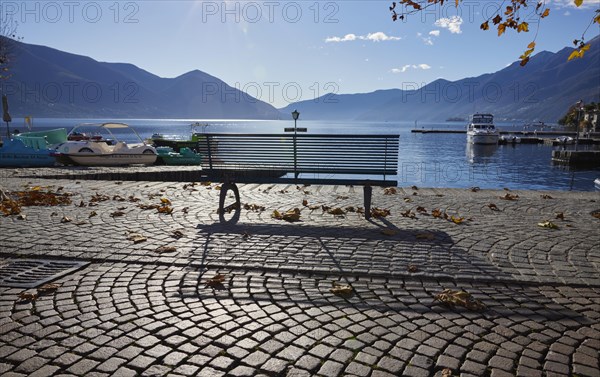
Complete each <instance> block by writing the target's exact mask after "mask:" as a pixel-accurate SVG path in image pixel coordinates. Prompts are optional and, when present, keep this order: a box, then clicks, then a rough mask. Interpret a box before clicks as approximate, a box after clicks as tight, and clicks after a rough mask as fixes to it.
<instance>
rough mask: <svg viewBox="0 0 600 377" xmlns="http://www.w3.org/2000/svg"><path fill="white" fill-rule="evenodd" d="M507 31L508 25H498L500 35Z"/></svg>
mask: <svg viewBox="0 0 600 377" xmlns="http://www.w3.org/2000/svg"><path fill="white" fill-rule="evenodd" d="M505 31H506V25H504V24H500V25H498V36H501V35H502V34H504V32H505Z"/></svg>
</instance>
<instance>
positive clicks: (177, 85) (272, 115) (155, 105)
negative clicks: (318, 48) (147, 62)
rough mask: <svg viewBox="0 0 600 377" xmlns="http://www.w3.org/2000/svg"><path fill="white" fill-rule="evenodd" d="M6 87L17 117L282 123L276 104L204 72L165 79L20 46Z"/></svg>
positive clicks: (129, 66) (125, 66) (126, 66)
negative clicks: (268, 102) (264, 120)
mask: <svg viewBox="0 0 600 377" xmlns="http://www.w3.org/2000/svg"><path fill="white" fill-rule="evenodd" d="M12 54H13V55H12V56H13V59H12V60H13V61H14V62H15V63H14V65H13V66H12V67H11V70H10V73H11V74H12V76H11V78H10V79H9V80H8V81H5V82H3V83H2V92H3V93H5V94H7V95H8V97H9V101H10V112H11V115H12V116H13V117H20V116H25V115H33V116H35V117H60V118H67V117H78V118H113V119H115V118H204V119H216V118H220V119H224V118H228V119H277V118H278V116H279V112H278V111H277V109H275V108H274V107H273V106H271V105H269V104H267V103H265V102H262V101H260V100H258V99H256V98H253V97H251V96H249V95H248V94H246V93H244V92H242V91H240V90H238V89H236V88H233V87H231V86H229V85H228V84H227V83H225V82H223V81H222V80H220V79H218V78H216V77H214V76H211V75H209V74H207V73H204V72H201V71H197V70H196V71H192V72H188V73H185V74H183V75H181V76H178V77H175V78H162V77H158V76H156V75H154V74H152V73H150V72H147V71H144V70H143V69H140V68H138V67H136V66H134V65H132V64H124V63H103V62H98V61H96V60H94V59H92V58H89V57H86V56H80V55H75V54H70V53H66V52H62V51H59V50H56V49H52V48H49V47H44V46H37V45H31V44H25V43H20V42H14V46H13V51H12Z"/></svg>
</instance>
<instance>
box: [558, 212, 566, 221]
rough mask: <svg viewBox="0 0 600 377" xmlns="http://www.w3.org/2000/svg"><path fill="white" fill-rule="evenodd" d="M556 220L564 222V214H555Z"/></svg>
mask: <svg viewBox="0 0 600 377" xmlns="http://www.w3.org/2000/svg"><path fill="white" fill-rule="evenodd" d="M556 218H557V219H559V220H564V219H565V214H564V213H562V212H558V213H557V214H556Z"/></svg>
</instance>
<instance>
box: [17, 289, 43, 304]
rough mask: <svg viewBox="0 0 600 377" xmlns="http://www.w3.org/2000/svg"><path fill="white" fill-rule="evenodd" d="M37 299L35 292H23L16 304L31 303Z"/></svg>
mask: <svg viewBox="0 0 600 377" xmlns="http://www.w3.org/2000/svg"><path fill="white" fill-rule="evenodd" d="M37 298H38V294H37V292H32V291H25V292H21V294H20V295H19V299H18V300H17V302H31V301H34V300H36V299H37Z"/></svg>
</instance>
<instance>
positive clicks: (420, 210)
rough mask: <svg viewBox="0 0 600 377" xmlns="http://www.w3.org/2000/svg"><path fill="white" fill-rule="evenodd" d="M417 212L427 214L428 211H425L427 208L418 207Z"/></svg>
mask: <svg viewBox="0 0 600 377" xmlns="http://www.w3.org/2000/svg"><path fill="white" fill-rule="evenodd" d="M417 212H419V213H427V210H426V209H425V207H421V206H418V207H417Z"/></svg>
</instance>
